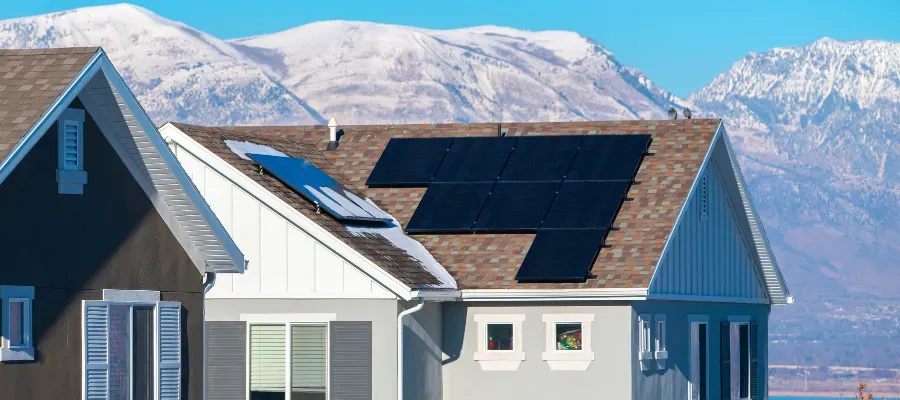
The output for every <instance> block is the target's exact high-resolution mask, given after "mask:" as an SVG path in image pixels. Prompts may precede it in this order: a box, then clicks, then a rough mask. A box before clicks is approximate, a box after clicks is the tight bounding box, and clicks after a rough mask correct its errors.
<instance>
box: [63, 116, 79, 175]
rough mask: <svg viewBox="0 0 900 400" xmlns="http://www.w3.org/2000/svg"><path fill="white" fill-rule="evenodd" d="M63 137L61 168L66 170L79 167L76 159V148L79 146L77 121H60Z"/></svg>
mask: <svg viewBox="0 0 900 400" xmlns="http://www.w3.org/2000/svg"><path fill="white" fill-rule="evenodd" d="M62 124H63V127H62V130H63V137H62V141H63V143H62V146H63V149H62V152H63V154H62V157H63V165H62V169H64V170H67V171H72V170H77V169H79V166H80V165H79V164H81V163H80V162H79V161H80V160H79V159H78V149H79V148H80V147H81V143H80V140H79V138H78V131H79V123H78V122H77V121H62Z"/></svg>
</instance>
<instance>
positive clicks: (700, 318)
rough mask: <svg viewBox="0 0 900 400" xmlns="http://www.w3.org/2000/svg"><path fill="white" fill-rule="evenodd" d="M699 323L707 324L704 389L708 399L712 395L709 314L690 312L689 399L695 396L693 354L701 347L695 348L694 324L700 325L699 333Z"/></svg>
mask: <svg viewBox="0 0 900 400" xmlns="http://www.w3.org/2000/svg"><path fill="white" fill-rule="evenodd" d="M699 325H706V388H704V390H705V391H706V396H707V400H708V399H709V395H710V393H709V381H710V376H709V360H710V357H709V350H710V343H709V338H710V333H709V327H710V325H709V315H700V314H690V315H688V342H689V349H690V353H688V364H689V369H688V380H687V382H688V397H687V398H688V400H692V399H693V398H694V397H693V396H694V386H693V385H694V383H693V379H694V376H692V374H693V371H694V366H693V362H694V361H693V360H694V356H693V354H694V351H697V352H699V351H700V349H699V348H697V349H695V348H694V336H693V335H694V333H693V330H694V326H698V329H697V332H698V334H699V331H700V330H699ZM698 369H699V366H698ZM698 380H699V379H698ZM698 397H699V396H698Z"/></svg>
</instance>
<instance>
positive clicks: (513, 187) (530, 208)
mask: <svg viewBox="0 0 900 400" xmlns="http://www.w3.org/2000/svg"><path fill="white" fill-rule="evenodd" d="M558 187H559V182H497V184H496V185H495V186H494V189H493V190H492V191H491V196H490V197H488V200H487V202H486V203H485V204H484V208H483V209H482V210H481V215H479V216H478V221H477V222H476V223H475V231H480V232H528V231H530V232H533V231H536V230H537V229H538V226H540V225H541V220H543V219H544V215H546V214H547V208H549V207H550V203H551V202H553V197H554V196H555V195H556V189H557V188H558Z"/></svg>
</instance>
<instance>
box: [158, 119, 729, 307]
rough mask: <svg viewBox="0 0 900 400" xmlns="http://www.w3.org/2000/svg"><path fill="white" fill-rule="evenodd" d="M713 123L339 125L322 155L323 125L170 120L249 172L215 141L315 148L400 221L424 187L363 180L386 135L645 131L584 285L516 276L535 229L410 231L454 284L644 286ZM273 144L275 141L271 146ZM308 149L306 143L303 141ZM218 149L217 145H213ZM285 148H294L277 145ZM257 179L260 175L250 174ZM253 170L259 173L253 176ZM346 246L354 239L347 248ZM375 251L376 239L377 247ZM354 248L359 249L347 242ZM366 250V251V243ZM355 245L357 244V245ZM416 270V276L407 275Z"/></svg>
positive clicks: (301, 205)
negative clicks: (641, 152) (332, 146)
mask: <svg viewBox="0 0 900 400" xmlns="http://www.w3.org/2000/svg"><path fill="white" fill-rule="evenodd" d="M719 123H720V121H719V120H714V119H713V120H697V119H695V120H674V121H671V120H666V121H603V122H564V123H559V122H552V123H504V124H497V123H478V124H435V125H369V126H344V127H341V129H342V133H343V134H342V136H341V138H340V147H339V148H338V149H337V150H334V151H321V150H324V149H325V145H326V144H327V142H328V128H327V127H325V126H300V127H218V128H204V127H196V126H191V125H183V124H175V125H176V126H177V127H178V128H179V129H181V130H182V131H183V132H185V133H186V134H188V135H189V136H191V137H193V138H194V139H196V140H197V141H198V142H200V143H201V144H202V145H204V146H206V147H212V148H211V150H213V151H214V152H215V153H216V154H218V155H219V156H220V157H223V158H225V160H226V161H227V162H229V163H232V164H235V163H237V166H241V167H242V168H243V169H242V170H243V171H245V173H248V172H252V169H247V168H248V166H246V165H243V164H246V163H242V162H240V161H243V160H240V159H237V157H234V156H229V154H231V153H230V152H229V151H228V150H227V149H224V152H225V153H227V154H224V156H223V151H222V147H223V146H224V144H222V142H223V140H224V139H223V138H225V137H228V135H234V136H240V137H244V138H255V139H254V140H271V141H272V142H271V143H279V146H312V147H314V148H316V149H318V150H320V152H319V153H318V154H317V155H316V157H318V159H317V160H316V161H314V163H315V164H316V165H318V166H320V167H322V168H323V169H326V172H327V173H329V174H332V176H335V177H336V178H337V179H339V180H341V181H342V182H343V183H344V184H345V185H348V186H350V187H353V188H355V189H356V190H358V191H360V192H362V193H364V194H365V195H366V196H368V197H370V198H371V199H372V200H373V201H374V202H375V203H376V204H378V205H379V206H380V207H381V208H383V209H384V210H385V211H387V212H390V213H391V214H393V215H394V216H395V217H396V218H397V219H398V220H399V221H400V222H401V224H403V225H404V226H405V225H406V223H408V222H409V218H410V217H411V216H412V214H413V212H414V211H415V209H416V206H417V205H418V203H419V200H420V199H421V198H422V194H423V193H424V192H425V189H423V188H369V187H367V186H366V185H365V181H366V179H367V178H368V176H369V173H370V172H371V170H372V168H373V167H374V166H375V163H376V162H377V161H378V158H379V157H380V156H381V152H382V151H383V150H384V147H385V146H386V145H387V142H388V140H390V139H391V138H394V137H438V136H494V135H497V134H498V132H503V133H504V134H506V135H508V136H524V135H567V134H568V135H571V134H587V135H597V134H600V135H602V134H640V133H650V134H651V135H652V136H653V142H652V144H651V146H650V153H651V154H652V155H650V156H648V157H646V158H645V160H644V162H643V163H642V165H641V167H640V169H639V170H638V173H637V176H636V181H637V184H635V185H632V187H631V189H630V190H629V192H628V196H627V197H628V198H630V199H632V200H630V201H627V202H625V203H624V204H623V205H622V208H621V210H620V212H619V214H618V216H617V218H616V221H615V226H616V227H618V228H619V229H618V230H614V231H612V232H610V234H609V236H608V237H607V239H606V243H605V244H606V246H605V247H604V248H603V249H601V251H600V254H599V256H598V257H597V260H596V262H595V263H594V266H593V268H592V272H591V273H592V275H594V276H595V277H594V278H592V279H589V280H588V281H587V282H584V283H527V284H520V283H518V282H517V281H516V280H515V279H514V278H515V275H516V272H517V271H518V268H519V265H521V263H522V260H523V259H524V258H525V254H526V253H527V252H528V248H529V246H531V242H532V240H533V239H534V235H533V234H474V235H473V234H455V235H447V234H441V235H412V236H413V237H414V238H416V239H417V240H418V241H419V242H421V243H422V244H423V245H424V246H425V248H427V249H428V250H429V252H431V254H432V255H433V256H434V257H435V259H437V261H438V262H440V263H441V264H442V265H443V266H444V267H445V268H446V269H447V270H448V271H449V272H450V274H451V275H453V277H454V278H455V279H456V280H457V283H458V285H459V287H460V288H461V289H500V288H508V289H514V288H515V289H540V288H644V287H647V286H648V285H649V283H650V278H651V276H652V273H653V269H654V268H655V267H656V264H657V261H658V260H659V257H660V255H661V253H662V248H663V246H664V244H665V242H666V240H667V239H668V236H669V234H670V232H671V231H672V227H673V226H674V224H675V219H676V218H677V216H678V213H679V212H680V210H681V206H682V204H683V203H684V201H685V200H686V198H687V194H688V191H689V190H690V187H691V184H692V183H693V180H694V178H695V177H696V175H697V173H698V172H699V170H700V166H701V164H702V162H703V159H704V157H705V155H706V153H707V151H708V149H709V146H710V145H711V143H712V139H713V137H714V135H715V132H716V129H717V128H718V126H719ZM276 147H277V146H276ZM305 148H306V147H305ZM217 150H218V151H217ZM285 152H286V153H289V154H296V152H293V153H292V152H290V151H285ZM248 175H249V176H251V177H253V178H254V179H255V180H257V181H259V180H260V179H261V178H259V177H258V176H253V174H248ZM256 175H258V174H256ZM264 186H266V187H267V188H269V189H270V190H272V191H273V192H275V193H276V194H278V195H279V196H281V197H282V198H283V199H290V201H289V204H292V205H294V207H295V208H297V209H298V210H300V211H301V212H304V214H307V216H310V211H309V210H310V207H311V205H310V204H309V202H307V201H305V200H304V199H303V198H301V197H299V196H297V195H296V194H294V193H293V192H291V191H290V190H288V189H287V188H285V187H284V186H283V185H280V184H278V183H277V182H267V183H266V185H264ZM311 218H314V220H316V221H317V222H319V223H321V224H323V226H325V227H326V228H328V229H329V230H331V231H332V232H333V233H335V232H337V233H336V234H337V235H338V237H342V238H343V239H345V240H346V239H347V238H346V237H344V236H346V235H341V234H340V232H342V231H343V227H342V226H341V225H340V224H339V223H337V221H334V220H333V219H331V218H330V217H327V216H324V215H321V214H319V215H315V214H314V211H313V214H312V215H311ZM351 246H353V244H351ZM375 246H376V248H378V244H375ZM354 248H357V247H356V246H354ZM367 249H368V247H367ZM357 250H359V248H357ZM377 253H378V250H376V251H375V253H368V254H365V253H364V255H366V256H367V257H369V258H370V259H371V260H373V261H374V262H375V263H376V264H379V265H382V267H383V268H385V269H386V270H388V272H390V273H391V274H393V275H394V276H397V277H398V279H401V280H403V281H404V282H406V283H409V284H413V285H414V284H415V283H416V282H415V279H411V278H413V277H414V274H413V273H412V272H411V271H406V270H404V271H403V272H398V270H396V268H394V267H390V266H386V265H384V263H383V261H381V260H380V258H379V255H378V254H377ZM415 276H417V277H418V276H419V275H415Z"/></svg>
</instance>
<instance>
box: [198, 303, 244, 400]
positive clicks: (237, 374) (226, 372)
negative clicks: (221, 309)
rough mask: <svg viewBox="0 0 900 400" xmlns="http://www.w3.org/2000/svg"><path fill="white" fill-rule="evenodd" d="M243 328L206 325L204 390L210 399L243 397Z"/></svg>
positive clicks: (227, 324)
mask: <svg viewBox="0 0 900 400" xmlns="http://www.w3.org/2000/svg"><path fill="white" fill-rule="evenodd" d="M246 379H247V324H246V323H244V322H240V321H225V322H217V321H210V322H207V323H206V387H207V396H208V397H209V398H210V399H217V400H219V399H221V400H244V399H245V398H246V397H247V386H246Z"/></svg>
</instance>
